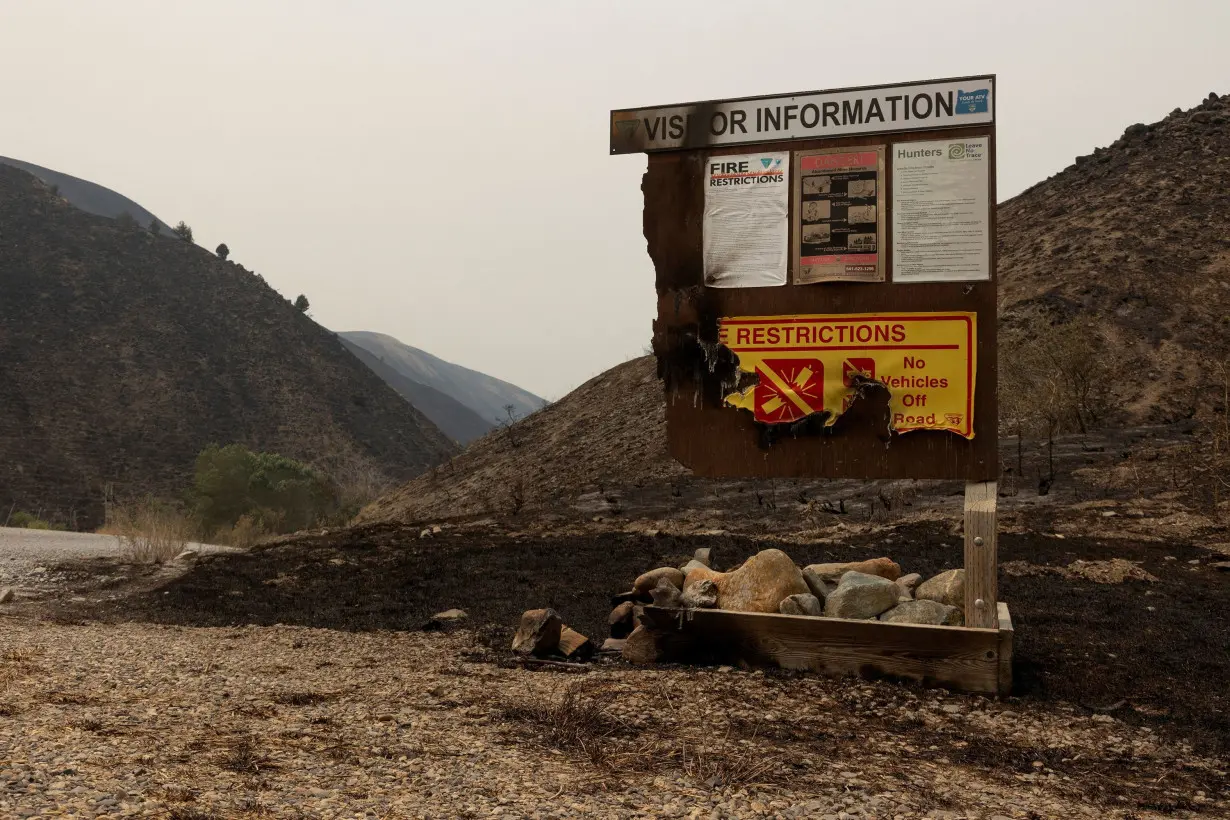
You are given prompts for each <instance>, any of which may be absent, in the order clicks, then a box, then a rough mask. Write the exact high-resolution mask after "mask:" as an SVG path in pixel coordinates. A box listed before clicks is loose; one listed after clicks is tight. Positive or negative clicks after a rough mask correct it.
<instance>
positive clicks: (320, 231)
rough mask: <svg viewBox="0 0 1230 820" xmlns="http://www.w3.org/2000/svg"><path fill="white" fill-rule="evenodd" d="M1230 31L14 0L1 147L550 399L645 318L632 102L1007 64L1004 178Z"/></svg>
mask: <svg viewBox="0 0 1230 820" xmlns="http://www.w3.org/2000/svg"><path fill="white" fill-rule="evenodd" d="M1228 36H1230V2H1225V0H1207V2H1188V3H1184V2H1176V1H1175V0H1171V1H1170V2H1166V3H1158V2H1156V1H1155V0H1150V2H1135V1H1134V0H1133V1H1130V2H1129V1H1127V0H1120V1H1119V2H1073V0H1068V1H1067V2H1034V1H1033V0H1029V2H1013V3H1006V2H1002V0H1001V1H1000V2H990V1H989V0H988V2H983V3H952V2H922V0H912V1H911V2H878V3H877V2H859V3H850V2H841V3H837V2H827V0H824V1H821V0H810V1H809V2H766V1H765V0H760V2H740V3H735V2H725V1H724V0H705V1H703V2H670V1H669V0H658V1H657V2H634V1H633V0H621V2H615V3H598V2H585V0H571V2H545V1H544V2H508V0H504V1H503V2H501V1H500V0H491V1H490V2H462V1H461V0H450V2H437V3H418V2H413V0H349V2H342V0H336V2H321V1H320V0H294V1H293V2H289V1H288V2H273V1H272V0H209V2H182V1H181V0H145V2H139V1H138V0H106V2H103V0H98V1H97V2H93V1H92V0H78V1H77V2H66V1H65V0H0V71H2V74H3V76H4V77H5V82H4V84H3V89H2V90H0V154H4V155H8V156H12V157H17V158H20V159H24V160H27V161H29V162H34V163H37V164H40V165H44V166H47V167H50V168H54V169H56V170H58V171H63V172H65V173H69V174H73V175H75V176H80V177H84V178H87V179H90V180H93V181H94V182H98V183H100V184H102V185H106V186H108V187H110V188H114V189H115V190H117V191H119V192H121V193H123V194H125V195H127V196H129V197H131V198H133V199H135V200H137V201H138V202H140V203H141V204H142V205H143V206H145V207H146V208H148V209H150V210H151V211H153V212H154V213H156V214H158V216H159V217H161V218H162V219H163V220H165V221H167V222H170V223H171V224H174V223H175V222H178V221H179V220H181V219H183V220H185V221H187V222H188V224H190V225H191V226H192V228H193V230H194V232H195V234H196V240H197V242H198V243H199V244H201V245H204V246H205V247H207V248H210V249H212V248H213V247H215V246H216V245H217V244H218V243H219V242H226V243H227V245H229V246H230V248H231V253H232V257H231V258H232V259H234V260H236V261H238V262H241V263H242V264H244V265H245V266H246V267H248V268H249V269H253V270H256V271H259V272H260V273H261V274H262V275H264V277H265V278H266V279H267V280H268V281H269V282H270V284H272V285H273V286H274V287H275V288H277V289H278V290H279V291H281V292H282V294H283V295H286V296H288V297H290V298H293V297H294V296H295V295H297V294H299V293H306V294H307V295H308V297H309V298H310V299H311V302H312V315H313V316H314V317H315V318H316V319H317V321H319V322H321V323H322V324H324V325H325V326H326V327H329V328H332V329H334V330H360V329H362V330H374V331H380V332H383V333H388V334H391V335H393V336H396V337H397V338H399V339H401V340H402V341H404V342H406V343H407V344H411V345H414V346H416V347H421V348H423V349H425V350H428V351H430V352H431V353H434V354H436V355H438V356H441V357H442V358H445V359H448V360H450V361H454V362H457V363H459V364H464V365H466V366H468V367H473V368H476V369H478V370H482V371H484V372H487V373H490V374H492V375H494V376H498V377H500V378H504V379H507V380H509V381H512V382H515V383H517V384H520V385H521V386H523V387H525V388H527V389H529V390H532V391H534V392H536V393H539V394H540V395H543V396H545V397H547V398H551V399H555V398H558V397H559V396H561V395H562V394H563V393H565V392H567V391H568V390H570V389H571V388H573V387H575V386H576V385H578V384H580V383H581V382H582V381H584V380H585V379H588V378H589V377H591V376H593V375H595V374H597V373H599V372H601V371H602V370H604V369H606V368H608V367H610V366H612V365H614V364H616V363H618V362H620V361H623V360H625V359H627V358H629V357H630V356H633V355H637V354H638V353H639V352H640V351H641V349H642V348H643V347H644V346H645V344H646V343H647V342H648V338H649V335H650V329H651V321H652V316H653V311H654V287H653V270H652V266H651V264H650V261H649V258H648V256H647V255H646V252H645V241H644V238H643V236H642V234H641V193H640V188H639V186H640V176H641V173H642V172H643V170H644V167H645V158H644V157H643V156H640V155H634V156H621V157H611V156H609V154H608V138H607V128H608V119H607V118H608V112H609V111H610V109H612V108H624V107H633V106H642V105H655V104H665V103H673V102H685V101H693V100H701V99H711V98H720V97H738V96H746V95H759V94H771V93H779V92H795V91H809V90H818V89H825V88H836V87H842V86H851V85H869V84H875V83H892V82H898V81H907V80H914V79H929V78H934V77H952V76H960V75H966V74H981V73H996V74H998V85H997V89H996V90H997V114H998V116H999V150H998V159H999V192H1000V198H1001V200H1002V199H1005V198H1008V197H1010V196H1012V195H1014V194H1016V193H1019V192H1020V191H1021V190H1023V189H1024V188H1026V187H1028V186H1030V185H1032V184H1033V183H1035V182H1037V181H1039V180H1041V179H1043V178H1045V177H1047V176H1049V175H1051V174H1053V173H1055V172H1057V171H1059V170H1061V169H1063V168H1064V167H1065V166H1067V165H1069V164H1070V163H1071V162H1072V160H1073V158H1074V157H1075V156H1076V155H1078V154H1085V153H1089V152H1090V151H1091V150H1092V149H1093V148H1094V147H1095V146H1104V145H1108V144H1109V143H1111V142H1113V141H1114V140H1115V139H1116V138H1118V136H1119V135H1120V134H1121V133H1122V132H1123V129H1124V127H1126V126H1127V125H1130V124H1132V123H1134V122H1151V121H1154V120H1157V119H1160V118H1161V117H1163V116H1165V115H1166V114H1167V113H1168V112H1169V111H1170V110H1171V109H1173V108H1175V107H1177V106H1181V107H1183V108H1188V107H1191V106H1193V105H1195V104H1196V103H1198V102H1199V101H1200V100H1201V98H1203V97H1204V96H1206V95H1207V94H1208V93H1209V92H1210V91H1216V92H1218V93H1219V94H1223V93H1226V92H1228V91H1230V49H1228V48H1227V47H1226V43H1227V37H1228ZM0 296H2V294H0Z"/></svg>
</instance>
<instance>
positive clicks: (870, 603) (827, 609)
mask: <svg viewBox="0 0 1230 820" xmlns="http://www.w3.org/2000/svg"><path fill="white" fill-rule="evenodd" d="M898 594H899V590H898V588H897V585H896V584H895V583H893V582H892V581H890V580H888V579H887V578H882V577H880V576H879V575H868V574H867V573H865V572H853V571H851V572H847V573H846V574H845V575H843V576H841V583H839V584H838V585H837V589H835V590H833V591H832V593H830V594H829V597H828V598H826V599H825V601H824V614H825V616H827V617H829V618H857V619H860V620H867V619H870V618H875V617H876V616H878V615H879V614H880V613H881V612H885V611H887V610H889V609H892V608H893V607H894V606H896V605H897V596H898Z"/></svg>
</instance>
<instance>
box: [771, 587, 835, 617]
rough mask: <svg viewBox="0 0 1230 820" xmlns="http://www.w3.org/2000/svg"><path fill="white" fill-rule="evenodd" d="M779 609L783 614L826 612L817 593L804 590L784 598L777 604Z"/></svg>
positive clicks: (817, 614)
mask: <svg viewBox="0 0 1230 820" xmlns="http://www.w3.org/2000/svg"><path fill="white" fill-rule="evenodd" d="M777 611H778V612H780V613H782V614H783V615H812V616H820V615H823V614H824V604H822V603H820V599H819V598H817V597H816V596H815V595H812V594H811V593H810V592H804V593H801V594H799V595H791V596H790V597H789V598H784V599H782V602H781V603H780V604H778V606H777Z"/></svg>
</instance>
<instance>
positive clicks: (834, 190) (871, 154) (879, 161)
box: [794, 145, 884, 285]
mask: <svg viewBox="0 0 1230 820" xmlns="http://www.w3.org/2000/svg"><path fill="white" fill-rule="evenodd" d="M794 179H795V189H794V203H795V209H794V210H795V218H794V247H795V266H794V271H795V272H794V283H795V284H796V285H810V284H813V283H815V282H883V281H884V264H883V256H882V248H883V245H884V146H882V145H878V146H870V147H867V148H858V149H855V150H853V151H852V150H850V149H849V148H836V149H825V150H821V151H800V152H798V153H797V154H795V174H794Z"/></svg>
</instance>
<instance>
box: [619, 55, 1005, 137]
mask: <svg viewBox="0 0 1230 820" xmlns="http://www.w3.org/2000/svg"><path fill="white" fill-rule="evenodd" d="M993 122H995V76H994V75H991V74H988V75H984V76H980V77H962V78H958V79H953V80H933V81H927V82H917V83H903V84H899V85H880V86H867V87H864V88H847V89H839V90H835V91H815V92H807V93H800V94H784V95H777V96H769V97H750V98H745V99H734V100H718V101H715V102H703V103H686V104H682V105H667V106H657V107H652V108H641V109H621V110H618V111H612V112H611V124H610V128H611V153H612V154H635V153H641V152H654V151H671V150H678V149H687V148H706V147H710V146H717V145H742V144H748V143H756V142H772V141H777V140H793V139H822V138H827V137H842V136H850V135H854V134H882V133H897V132H904V131H920V130H936V129H940V128H963V127H966V126H970V125H984V124H990V123H993Z"/></svg>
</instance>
